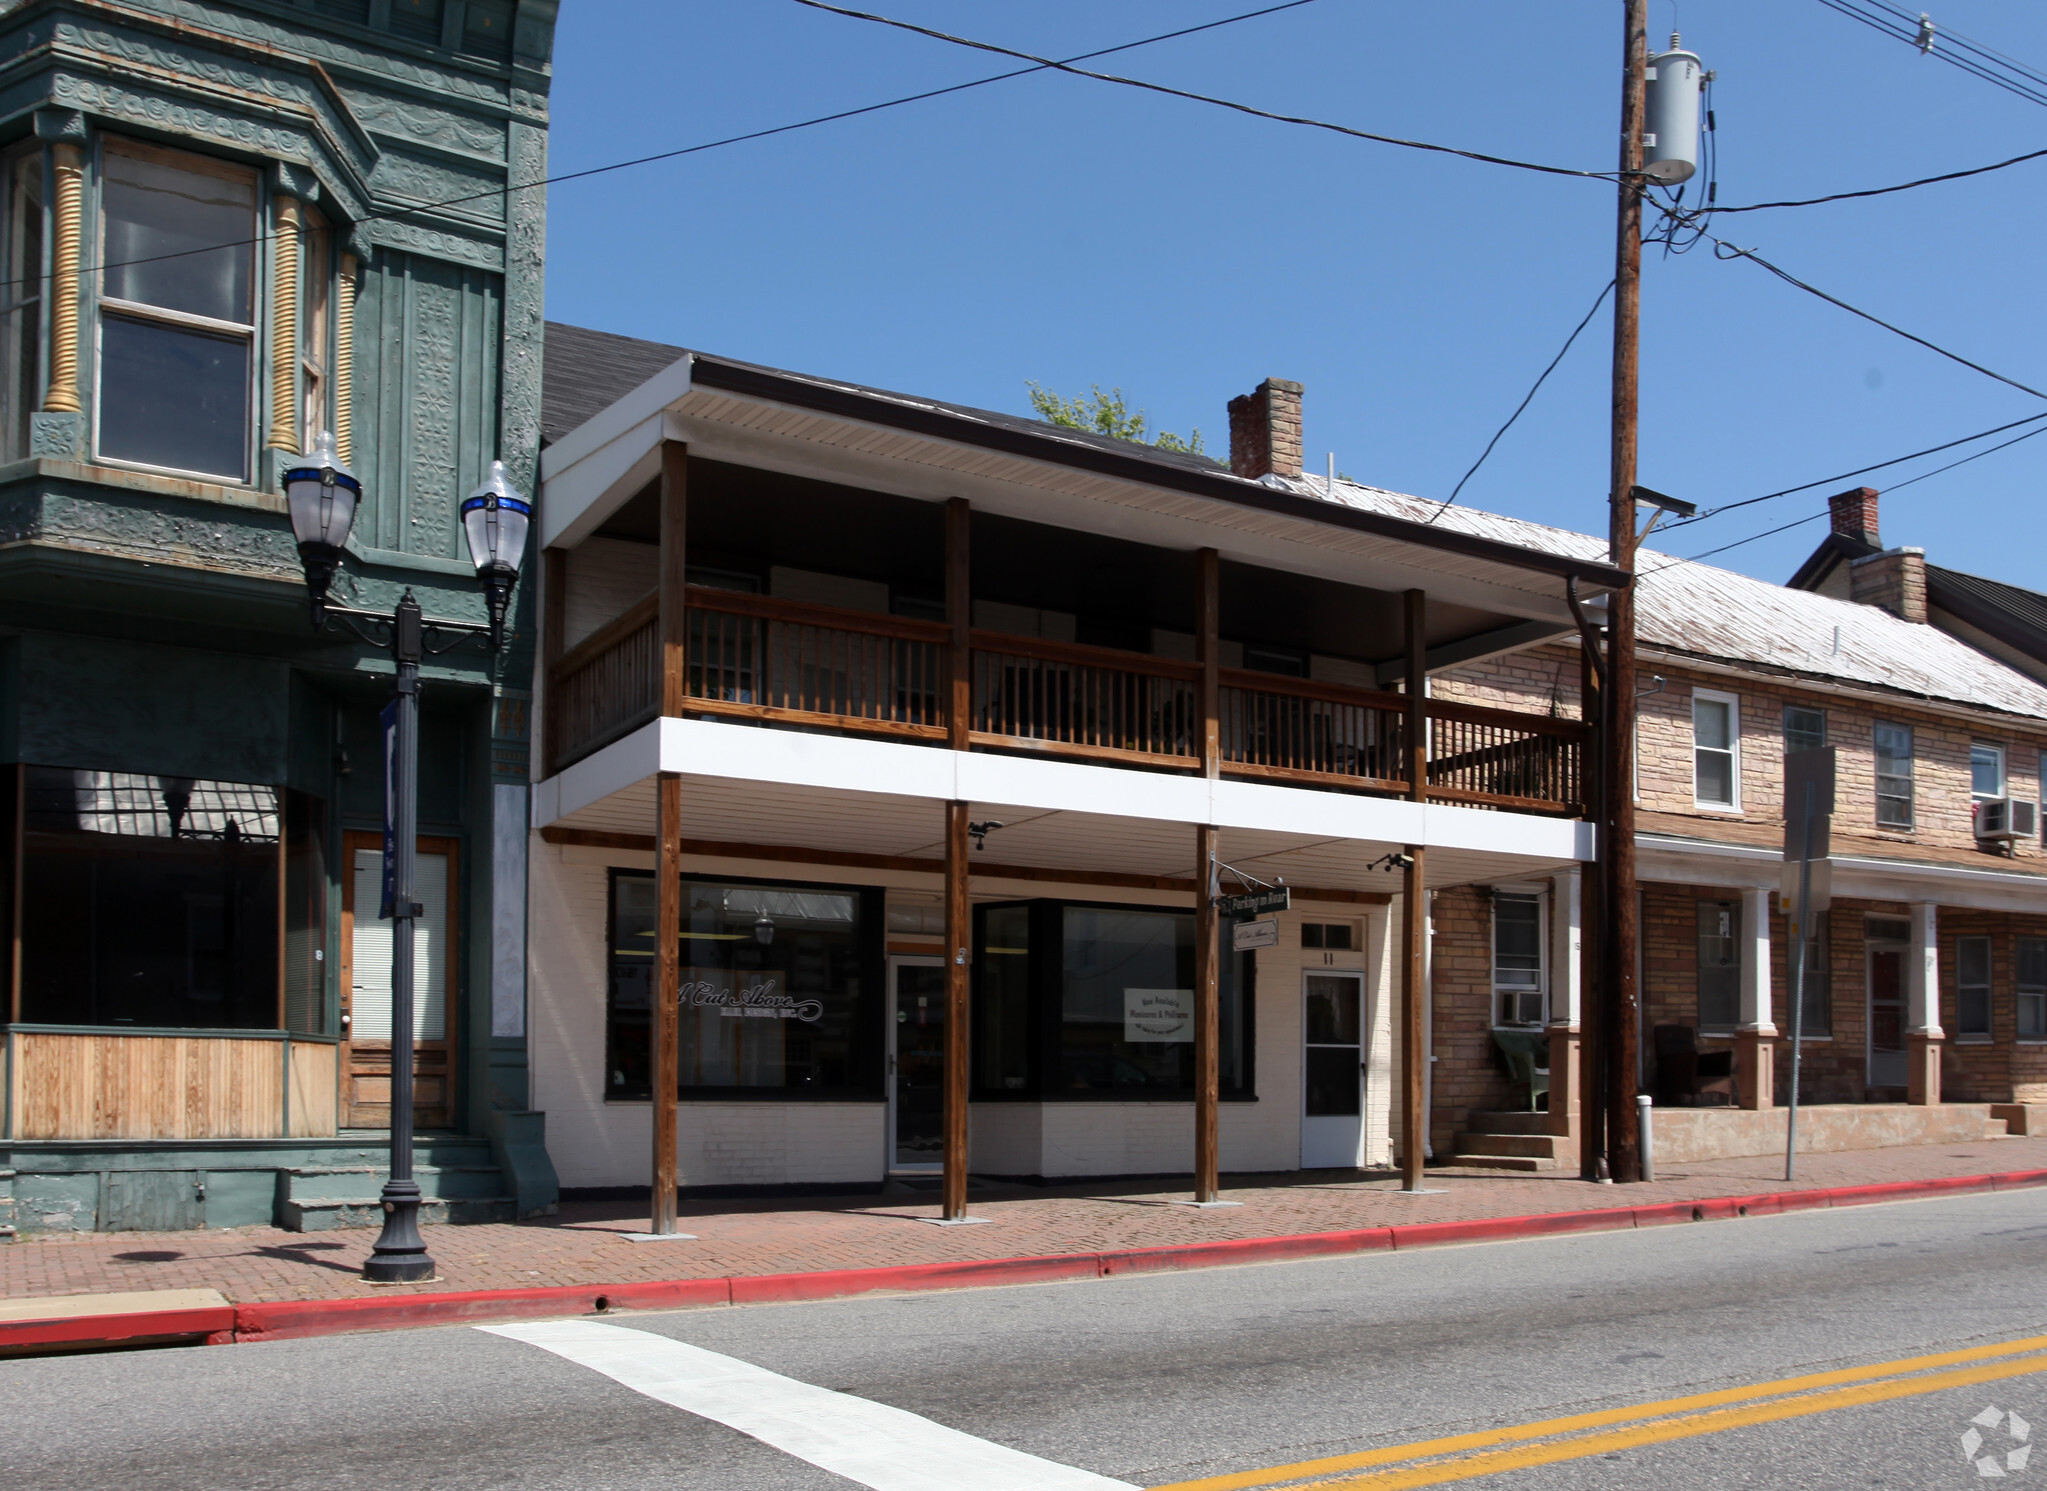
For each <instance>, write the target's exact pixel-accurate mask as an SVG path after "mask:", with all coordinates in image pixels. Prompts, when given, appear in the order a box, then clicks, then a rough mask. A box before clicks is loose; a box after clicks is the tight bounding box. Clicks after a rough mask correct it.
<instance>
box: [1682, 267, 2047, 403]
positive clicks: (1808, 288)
mask: <svg viewBox="0 0 2047 1491" xmlns="http://www.w3.org/2000/svg"><path fill="white" fill-rule="evenodd" d="M1702 236H1703V237H1705V238H1707V239H1709V240H1710V241H1711V242H1712V243H1713V244H1714V245H1715V248H1714V251H1713V252H1714V257H1715V258H1719V259H1747V260H1749V261H1751V262H1752V263H1755V264H1757V265H1759V266H1760V267H1762V268H1764V269H1767V270H1769V271H1770V273H1772V274H1774V275H1775V276H1777V278H1778V279H1780V280H1782V281H1784V283H1785V284H1787V285H1795V286H1796V287H1797V288H1799V289H1801V290H1803V291H1805V293H1806V294H1808V295H1816V296H1818V297H1819V298H1820V299H1821V300H1824V301H1826V302H1827V304H1829V305H1835V306H1839V307H1840V308H1841V309H1842V310H1844V311H1846V312H1848V314H1849V315H1851V316H1860V317H1861V318H1862V319H1863V320H1865V321H1867V322H1869V323H1870V324H1871V325H1873V326H1881V327H1882V328H1883V329H1884V330H1885V331H1888V332H1891V333H1892V334H1894V335H1896V336H1901V337H1903V338H1904V339H1905V340H1906V341H1908V342H1916V343H1917V344H1918V345H1920V346H1922V347H1924V348H1925V349H1926V350H1927V351H1929V352H1934V353H1938V354H1939V355H1940V356H1942V357H1945V358H1946V359H1947V360H1948V361H1950V362H1957V363H1960V364H1961V365H1962V366H1963V367H1965V368H1968V369H1970V370H1972V371H1974V372H1978V373H1981V374H1982V375H1983V376H1984V377H1986V378H1995V379H1996V380H1997V381H1998V382H1999V383H2003V384H2006V385H2008V386H2009V387H2012V388H2016V389H2017V390H2018V391H2019V392H2020V393H2029V394H2031V395H2032V396H2033V397H2034V398H2036V399H2047V393H2042V392H2040V390H2039V389H2037V388H2034V387H2031V386H2030V385H2028V384H2024V383H2021V382H2019V381H2018V379H2016V378H2007V377H2005V376H2004V374H2002V373H1999V372H1996V371H1994V370H1992V369H1990V368H1986V367H1984V366H1983V364H1982V363H1980V362H1971V361H1970V360H1969V359H1968V358H1966V357H1964V356H1962V354H1961V353H1959V352H1950V351H1948V349H1947V348H1945V347H1942V346H1940V345H1938V344H1937V343H1934V342H1929V341H1928V340H1926V338H1925V337H1922V336H1917V335H1915V334H1913V333H1912V332H1909V331H1907V330H1905V328H1904V327H1902V326H1895V325H1893V324H1892V323H1891V322H1889V321H1886V320H1884V319H1883V317H1881V316H1876V315H1872V314H1870V313H1869V312H1868V311H1865V310H1863V309H1861V308H1860V307H1858V306H1852V305H1850V304H1849V303H1848V302H1847V301H1845V300H1842V299H1841V298H1840V297H1839V296H1836V295H1829V294H1828V293H1827V292H1826V291H1824V290H1822V289H1820V288H1819V287H1818V286H1817V285H1810V284H1807V283H1806V282H1805V281H1804V280H1802V279H1800V278H1799V277H1798V276H1797V275H1795V274H1793V273H1791V272H1790V271H1789V270H1788V269H1780V268H1778V267H1777V266H1776V265H1775V264H1772V263H1771V262H1770V261H1769V260H1768V259H1765V258H1764V257H1763V256H1762V255H1761V254H1758V253H1757V252H1756V251H1755V250H1754V249H1745V248H1738V247H1736V246H1735V245H1734V244H1731V243H1729V242H1727V241H1726V240H1725V239H1723V238H1714V237H1713V235H1712V234H1711V233H1703V234H1702ZM1722 249H1724V250H1726V252H1725V253H1722V252H1721V250H1722Z"/></svg>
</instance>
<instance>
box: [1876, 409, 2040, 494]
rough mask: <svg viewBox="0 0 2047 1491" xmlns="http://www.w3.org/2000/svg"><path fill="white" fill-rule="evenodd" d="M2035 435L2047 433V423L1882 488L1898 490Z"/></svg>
mask: <svg viewBox="0 0 2047 1491" xmlns="http://www.w3.org/2000/svg"><path fill="white" fill-rule="evenodd" d="M2035 435H2047V425H2042V426H2041V427H2040V428H2039V429H2037V430H2028V431H2026V433H2025V434H2023V435H2014V436H2012V438H2011V439H2009V440H2000V441H1998V443H1997V444H1995V445H1991V446H1986V447H1985V448H1984V449H1982V450H1979V451H1977V452H1976V453H1975V454H1973V455H1967V456H1963V457H1962V458H1961V459H1960V460H1959V461H1949V462H1948V463H1947V464H1946V465H1945V466H1936V467H1934V468H1933V469H1932V470H1931V471H1922V472H1920V473H1919V474H1918V475H1917V476H1915V477H1912V478H1910V479H1909V480H1907V481H1901V482H1899V483H1898V484H1897V485H1896V486H1892V487H1886V488H1884V490H1885V491H1887V492H1896V491H1900V490H1902V489H1903V488H1905V487H1909V486H1911V485H1912V484H1913V482H1922V481H1925V480H1926V478H1927V477H1929V476H1938V475H1940V474H1941V472H1943V471H1952V470H1954V469H1955V467H1957V466H1966V465H1968V464H1969V463H1970V462H1971V461H1980V460H1982V459H1983V458H1984V457H1985V456H1994V455H1996V454H1997V453H1998V452H1999V451H2001V450H2004V449H2006V448H2007V447H2009V446H2013V445H2017V444H2018V443H2019V442H2020V441H2021V440H2030V439H2032V438H2033V437H2034V436H2035Z"/></svg>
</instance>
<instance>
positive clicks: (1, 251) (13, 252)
mask: <svg viewBox="0 0 2047 1491" xmlns="http://www.w3.org/2000/svg"><path fill="white" fill-rule="evenodd" d="M0 173H4V175H0V410H4V411H5V415H4V418H5V421H6V423H5V427H4V428H0V461H18V460H20V459H21V458H22V457H24V456H26V455H27V454H28V416H29V411H30V410H32V409H34V408H35V406H36V401H37V398H38V397H39V395H40V394H41V388H40V386H39V384H38V382H37V373H38V372H39V368H38V365H37V363H38V357H37V353H38V346H37V339H36V328H37V326H38V324H39V322H40V319H41V315H42V293H43V153H42V151H40V150H34V149H31V150H24V151H21V152H20V153H18V154H15V155H10V156H7V157H5V158H4V159H0Z"/></svg>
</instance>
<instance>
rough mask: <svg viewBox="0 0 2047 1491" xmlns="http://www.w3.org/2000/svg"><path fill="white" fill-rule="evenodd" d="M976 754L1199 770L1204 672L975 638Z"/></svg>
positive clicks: (1026, 640)
mask: <svg viewBox="0 0 2047 1491" xmlns="http://www.w3.org/2000/svg"><path fill="white" fill-rule="evenodd" d="M972 676H973V681H974V716H973V725H972V730H971V733H970V735H969V737H968V738H969V739H970V740H971V741H972V742H973V743H974V744H976V745H992V746H1008V747H1013V748H1014V747H1021V748H1025V749H1039V750H1044V751H1047V752H1049V753H1051V754H1055V755H1061V756H1081V757H1087V758H1090V759H1095V760H1114V761H1128V762H1131V763H1134V764H1142V765H1151V766H1193V765H1198V764H1199V763H1200V759H1201V757H1200V733H1201V732H1200V726H1199V724H1198V723H1197V721H1198V717H1199V714H1200V705H1199V703H1198V694H1199V689H1200V682H1201V669H1200V668H1199V667H1198V666H1197V665H1196V664H1193V663H1184V662H1180V661H1177V660H1176V659H1173V658H1159V657H1150V656H1147V655H1145V654H1143V653H1130V652H1117V651H1114V650H1113V649H1111V648H1107V647H1083V646H1080V645H1078V644H1076V643H1072V642H1045V641H1040V640H1039V639H1038V638H1035V637H1011V636H1006V635H1003V634H1000V633H997V632H979V631H977V632H975V633H973V670H972Z"/></svg>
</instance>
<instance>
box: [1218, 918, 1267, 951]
mask: <svg viewBox="0 0 2047 1491" xmlns="http://www.w3.org/2000/svg"><path fill="white" fill-rule="evenodd" d="M1230 946H1231V947H1233V948H1234V949H1235V950H1236V951H1238V952H1240V953H1247V952H1249V951H1251V949H1252V948H1254V947H1278V946H1279V923H1278V922H1276V921H1274V920H1273V919H1272V918H1271V917H1266V918H1265V919H1264V920H1262V921H1255V922H1238V923H1237V924H1236V926H1234V927H1232V928H1231V929H1230Z"/></svg>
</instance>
